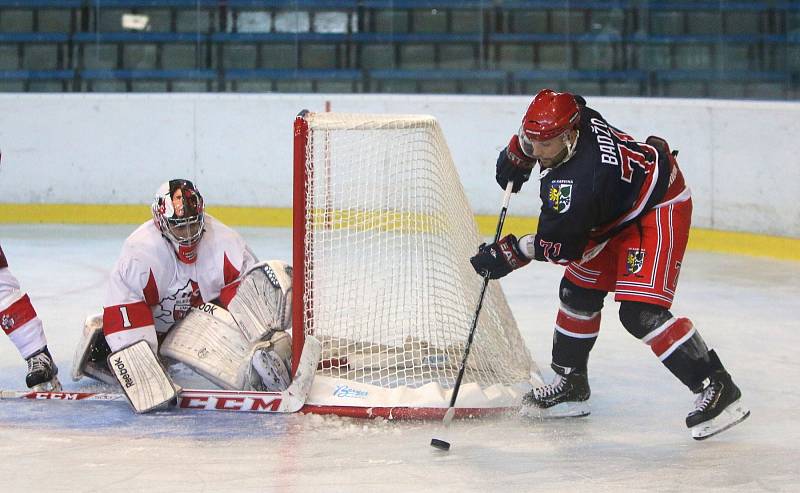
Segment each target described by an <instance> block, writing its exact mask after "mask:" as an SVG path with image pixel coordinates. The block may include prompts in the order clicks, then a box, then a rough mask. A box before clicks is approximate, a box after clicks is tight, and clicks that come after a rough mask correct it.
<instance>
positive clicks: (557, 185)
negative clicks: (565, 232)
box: [547, 180, 572, 214]
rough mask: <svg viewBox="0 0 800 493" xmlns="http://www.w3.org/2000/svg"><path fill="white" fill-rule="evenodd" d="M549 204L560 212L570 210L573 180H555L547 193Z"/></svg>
mask: <svg viewBox="0 0 800 493" xmlns="http://www.w3.org/2000/svg"><path fill="white" fill-rule="evenodd" d="M547 203H548V205H549V206H550V207H551V208H552V209H553V210H554V211H556V212H558V213H559V214H563V213H565V212H567V211H568V210H569V206H570V205H572V180H553V181H552V182H550V192H549V193H548V194H547Z"/></svg>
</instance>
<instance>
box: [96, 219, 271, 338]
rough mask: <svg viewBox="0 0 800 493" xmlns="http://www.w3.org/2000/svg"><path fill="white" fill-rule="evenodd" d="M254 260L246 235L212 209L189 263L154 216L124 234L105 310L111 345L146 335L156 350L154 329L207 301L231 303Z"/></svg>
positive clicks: (161, 328)
mask: <svg viewBox="0 0 800 493" xmlns="http://www.w3.org/2000/svg"><path fill="white" fill-rule="evenodd" d="M256 262H257V259H256V258H255V255H254V254H253V253H252V252H251V251H250V249H249V248H248V246H247V244H246V243H245V241H244V239H243V238H242V237H241V236H240V235H239V234H238V233H237V232H236V231H234V230H233V229H231V228H229V227H228V226H226V225H224V224H222V223H221V222H219V221H218V220H216V219H215V218H213V217H211V216H209V215H208V214H206V216H205V232H204V233H203V238H202V240H201V241H200V242H199V244H198V245H197V260H196V261H195V262H194V263H191V264H187V263H184V262H181V261H180V260H179V259H178V257H177V256H176V254H175V251H174V250H173V246H172V244H171V243H170V242H169V241H167V240H166V239H165V238H163V237H162V235H161V232H160V231H159V230H158V228H157V227H156V226H155V224H154V223H153V222H152V221H148V222H146V223H145V224H142V225H141V226H139V228H137V229H136V231H134V232H133V233H132V234H131V235H130V236H129V237H128V238H127V239H126V240H125V244H124V245H123V247H122V254H121V255H120V258H119V260H118V261H117V263H116V265H115V267H114V269H113V271H112V272H111V277H110V280H109V288H108V294H107V297H106V301H105V303H104V310H103V332H104V334H105V336H106V340H107V341H108V345H109V347H110V348H111V350H112V351H116V350H119V349H121V348H123V347H125V346H128V345H130V344H132V343H134V342H136V341H139V340H142V339H144V340H146V341H148V343H150V345H151V347H152V348H153V350H154V351H156V350H157V347H158V343H157V339H156V332H166V331H167V330H169V328H170V327H171V326H172V324H174V323H175V322H176V321H177V320H181V319H182V318H183V317H184V316H185V315H186V314H187V313H188V311H189V309H190V308H191V307H198V306H200V305H201V304H203V303H204V302H206V301H212V300H215V301H216V303H218V304H220V305H222V306H227V304H228V302H229V301H230V300H231V298H233V296H234V295H235V294H236V289H237V287H238V284H239V277H240V274H241V273H242V272H244V271H246V270H247V269H248V268H249V267H250V266H252V265H253V264H255V263H256Z"/></svg>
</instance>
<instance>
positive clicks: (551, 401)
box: [520, 364, 591, 418]
mask: <svg viewBox="0 0 800 493" xmlns="http://www.w3.org/2000/svg"><path fill="white" fill-rule="evenodd" d="M550 366H551V367H552V368H553V370H554V371H555V372H556V376H555V378H554V379H553V383H551V384H550V385H544V386H542V387H537V388H535V389H533V390H531V391H530V392H528V393H527V394H525V395H524V396H523V397H522V409H521V410H520V414H522V415H523V416H527V417H531V418H577V417H581V416H588V415H589V413H590V408H589V402H588V401H589V396H590V395H591V390H590V389H589V377H588V374H587V372H586V370H576V369H575V368H565V367H563V366H559V365H556V364H552V365H550Z"/></svg>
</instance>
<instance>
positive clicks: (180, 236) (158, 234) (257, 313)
mask: <svg viewBox="0 0 800 493" xmlns="http://www.w3.org/2000/svg"><path fill="white" fill-rule="evenodd" d="M152 214H153V220H152V221H148V222H146V223H145V224H142V225H141V226H139V228H137V229H136V230H135V231H134V232H133V233H132V234H131V235H130V236H129V237H128V238H127V239H126V240H125V243H124V245H123V247H122V254H121V255H120V257H119V259H118V261H117V263H116V265H115V267H114V269H113V271H112V272H111V277H110V280H109V284H110V285H109V288H108V294H107V298H106V302H105V305H104V310H103V313H102V315H99V314H98V315H94V316H90V317H88V318H87V320H86V323H85V326H84V330H83V334H82V338H81V340H80V342H79V345H78V347H77V349H76V354H75V359H74V361H73V371H72V377H73V380H76V381H77V380H79V379H80V378H82V377H83V376H88V377H92V378H95V379H97V380H101V381H104V382H106V383H110V384H115V383H116V382H119V383H120V384H121V385H122V388H123V390H125V392H126V395H127V396H128V398H129V400H130V401H131V404H132V405H133V407H134V409H135V410H136V411H137V412H146V411H149V410H151V409H155V408H158V407H162V406H163V405H165V404H167V403H169V402H170V401H171V400H172V399H174V397H175V396H176V393H177V387H176V386H175V384H174V383H173V382H172V380H171V378H170V377H169V376H168V375H167V374H166V372H165V371H164V369H163V366H162V365H163V364H164V363H170V362H181V363H183V364H185V365H186V366H188V367H190V368H192V369H193V370H194V371H196V372H197V373H199V374H200V375H202V376H204V377H205V378H207V379H208V380H210V381H211V382H213V383H214V384H216V385H218V386H219V387H221V388H223V389H226V390H256V391H282V390H285V389H286V388H287V387H288V386H289V384H290V381H291V377H290V372H291V340H290V337H289V334H288V332H287V329H288V328H289V327H290V325H291V318H290V317H291V267H290V266H288V265H286V264H285V263H283V262H280V261H268V262H261V263H259V262H258V261H257V259H256V257H255V255H254V254H253V253H252V251H251V250H250V249H249V247H248V246H247V244H246V243H245V241H244V239H243V238H242V237H241V236H240V235H239V234H238V233H237V232H235V231H234V230H232V229H231V228H229V227H227V226H225V225H224V224H222V223H221V222H219V221H218V220H216V219H215V218H213V217H211V216H210V215H207V214H205V212H204V204H203V197H202V196H201V195H200V192H199V191H198V190H197V189H196V188H195V186H194V184H192V182H191V181H188V180H183V179H175V180H170V181H169V182H167V183H164V184H163V185H161V187H159V189H158V191H157V192H156V195H155V199H154V201H153V205H152ZM143 341H144V342H143ZM156 355H159V356H160V358H158V357H157V356H156ZM107 361H108V362H109V363H110V365H109V364H107ZM132 377H133V378H134V379H137V378H138V380H139V381H142V382H144V383H145V385H139V386H138V387H137V386H136V385H134V383H133V382H134V381H135V380H131V378H132ZM132 389H133V390H136V391H137V392H138V394H137V392H133V391H132ZM142 392H144V394H143V395H139V394H141V393H142Z"/></svg>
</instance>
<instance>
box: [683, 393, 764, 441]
mask: <svg viewBox="0 0 800 493" xmlns="http://www.w3.org/2000/svg"><path fill="white" fill-rule="evenodd" d="M748 416H750V410H749V409H747V408H746V407H745V406H744V405H743V404H742V403H741V399H739V400H737V401H736V402H734V403H732V404H731V405H730V406H728V407H726V408H725V409H724V410H723V411H722V412H721V413H720V415H719V416H717V417H716V418H714V419H710V420H708V421H706V422H705V423H700V424H699V425H696V426H693V427H692V438H694V439H695V440H705V439H706V438H711V437H713V436H714V435H716V434H718V433H722V432H723V431H725V430H727V429H728V428H731V427H733V426H736V425H737V424H739V423H741V422H742V421H744V420H745V419H747V417H748Z"/></svg>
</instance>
